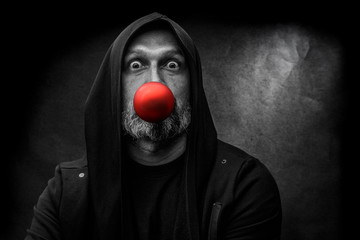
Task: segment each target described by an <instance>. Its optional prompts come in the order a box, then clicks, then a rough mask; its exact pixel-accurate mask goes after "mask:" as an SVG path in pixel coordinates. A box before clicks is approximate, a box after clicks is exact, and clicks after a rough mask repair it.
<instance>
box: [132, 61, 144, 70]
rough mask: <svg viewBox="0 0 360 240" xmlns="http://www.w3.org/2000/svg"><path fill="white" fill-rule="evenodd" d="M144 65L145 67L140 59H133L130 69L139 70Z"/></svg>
mask: <svg viewBox="0 0 360 240" xmlns="http://www.w3.org/2000/svg"><path fill="white" fill-rule="evenodd" d="M143 67H144V66H143V64H142V63H141V62H140V61H138V60H135V61H132V62H130V63H129V69H130V70H133V71H136V70H139V69H141V68H143Z"/></svg>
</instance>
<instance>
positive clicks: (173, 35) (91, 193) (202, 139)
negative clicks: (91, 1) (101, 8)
mask: <svg viewBox="0 0 360 240" xmlns="http://www.w3.org/2000/svg"><path fill="white" fill-rule="evenodd" d="M148 83H156V84H155V85H160V87H161V89H165V90H164V91H167V93H166V97H167V98H166V99H170V100H166V101H165V104H168V103H169V102H171V99H173V101H174V104H173V106H170V109H171V111H170V113H169V114H167V115H165V117H164V116H162V115H163V112H164V111H165V110H162V111H160V112H159V113H156V114H155V117H154V119H155V120H153V121H152V120H148V119H147V115H149V114H150V115H151V114H153V112H155V109H156V107H155V108H151V107H150V109H152V110H151V111H148V112H146V111H147V110H146V109H145V110H144V109H143V108H142V107H143V105H146V104H148V102H146V100H144V99H143V98H141V97H138V96H137V95H138V94H141V93H139V92H141V91H142V90H140V89H143V88H144V89H145V90H146V89H148V90H149V89H150V92H151V93H152V94H153V93H154V92H156V93H155V95H156V94H157V90H156V91H155V90H153V89H154V88H152V87H149V84H148ZM152 85H154V84H152ZM138 99H140V100H138ZM137 101H140V103H138V102H137ZM154 101H155V100H154ZM150 102H151V101H150ZM151 104H152V102H151ZM156 104H158V103H156ZM156 104H155V105H156ZM158 105H159V104H158ZM160 105H161V104H160ZM170 105H171V104H170ZM143 111H145V113H144V114H143ZM161 116H162V117H164V118H165V119H161V120H160V117H161ZM144 119H147V120H144ZM85 139H86V156H85V157H84V158H83V159H80V160H77V161H73V162H63V163H61V164H59V166H57V168H56V170H55V177H54V178H53V179H51V180H50V181H49V183H48V186H47V188H46V189H45V190H44V192H43V193H42V194H41V196H40V198H39V201H38V203H37V205H36V207H35V208H34V218H33V221H32V224H31V226H30V228H29V230H28V234H27V237H26V239H140V240H143V239H159V240H160V239H192V240H195V239H210V240H215V239H280V229H281V204H280V197H279V193H278V189H277V186H276V183H275V181H274V179H273V177H272V176H271V174H270V173H269V171H268V170H267V169H266V167H265V166H264V165H263V164H262V163H261V162H260V161H258V160H257V159H255V158H253V157H251V156H250V155H248V154H246V153H245V152H243V151H242V150H240V149H237V148H235V147H233V146H231V145H229V144H226V143H224V142H222V141H220V140H218V139H217V135H216V130H215V127H214V124H213V122H212V118H211V115H210V111H209V107H208V104H207V101H206V97H205V93H204V89H203V86H202V74H201V65H200V59H199V55H198V52H197V50H196V47H195V46H194V43H193V42H192V40H191V38H190V37H189V36H188V34H187V33H186V32H185V31H184V30H183V29H182V28H181V27H180V26H179V25H178V24H176V23H175V22H173V21H172V20H170V19H169V18H167V17H166V16H164V15H161V14H158V13H153V14H150V15H147V16H145V17H143V18H140V19H138V20H137V21H135V22H133V23H132V24H130V25H129V26H128V27H127V28H126V29H125V30H124V31H123V32H122V33H121V34H120V35H119V36H118V37H117V39H116V40H115V41H114V43H113V44H112V45H111V46H110V48H109V50H108V52H107V53H106V56H105V58H104V60H103V63H102V65H101V67H100V70H99V72H98V75H97V76H96V79H95V82H94V85H93V87H92V89H91V91H90V94H89V96H88V99H87V102H86V111H85Z"/></svg>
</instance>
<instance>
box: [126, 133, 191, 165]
mask: <svg viewBox="0 0 360 240" xmlns="http://www.w3.org/2000/svg"><path fill="white" fill-rule="evenodd" d="M186 139H187V135H186V133H183V134H182V135H180V136H178V137H176V138H173V139H170V140H167V141H162V142H154V141H151V140H149V139H136V140H133V139H130V138H127V139H126V143H125V144H126V149H127V152H128V154H129V156H130V157H131V158H132V159H133V160H134V161H136V162H138V163H140V164H143V165H147V166H156V165H162V164H165V163H169V162H172V161H174V160H175V159H177V158H178V157H180V156H181V155H182V154H183V153H184V152H185V149H186Z"/></svg>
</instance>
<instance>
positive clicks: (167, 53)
mask: <svg viewBox="0 0 360 240" xmlns="http://www.w3.org/2000/svg"><path fill="white" fill-rule="evenodd" d="M147 53H148V51H147V50H146V49H145V48H142V47H138V48H135V49H130V50H129V51H128V52H127V53H126V54H125V61H126V60H128V59H131V58H132V57H133V56H134V57H146V56H148V54H147ZM161 55H163V57H171V56H175V55H180V56H181V57H184V58H185V56H184V53H183V51H182V50H181V49H180V48H173V47H171V48H164V49H161Z"/></svg>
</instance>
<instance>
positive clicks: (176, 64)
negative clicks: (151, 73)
mask: <svg viewBox="0 0 360 240" xmlns="http://www.w3.org/2000/svg"><path fill="white" fill-rule="evenodd" d="M165 68H167V69H169V70H172V71H176V70H179V69H180V63H179V62H177V61H169V62H167V63H166V65H165Z"/></svg>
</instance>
